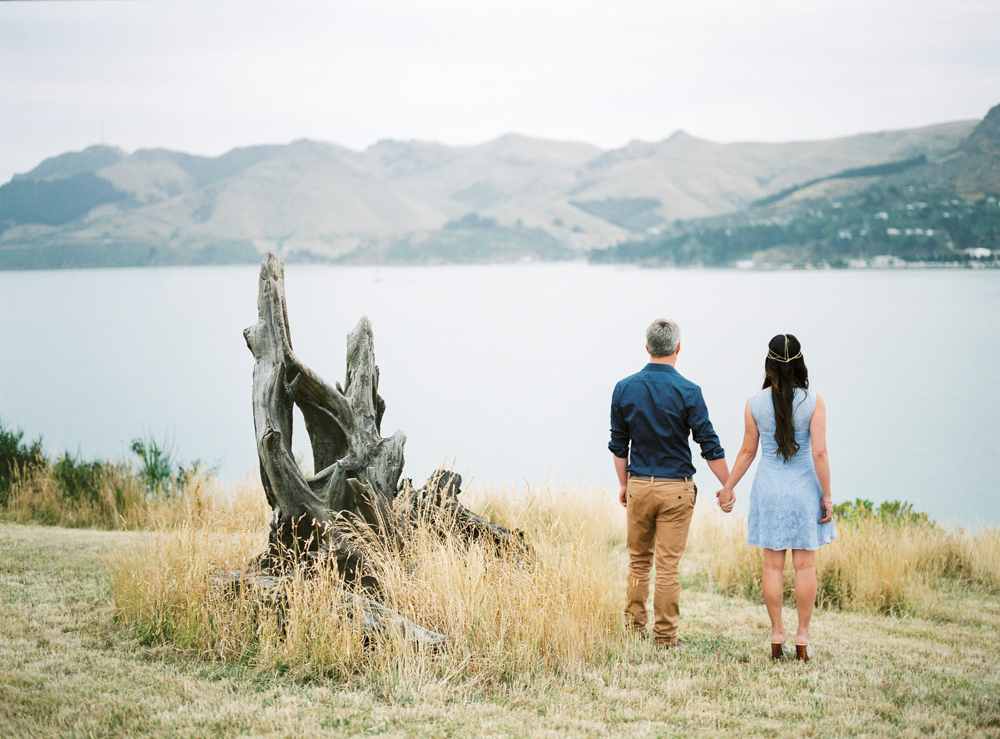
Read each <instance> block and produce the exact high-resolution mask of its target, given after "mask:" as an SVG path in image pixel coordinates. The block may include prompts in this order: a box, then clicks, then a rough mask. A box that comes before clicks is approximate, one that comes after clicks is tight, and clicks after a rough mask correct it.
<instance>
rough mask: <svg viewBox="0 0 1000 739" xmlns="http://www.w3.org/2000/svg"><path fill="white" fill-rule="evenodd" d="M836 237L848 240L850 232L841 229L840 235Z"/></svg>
mask: <svg viewBox="0 0 1000 739" xmlns="http://www.w3.org/2000/svg"><path fill="white" fill-rule="evenodd" d="M837 236H838V237H839V238H841V239H849V238H851V232H850V231H848V230H847V229H846V228H842V229H840V233H838V234H837Z"/></svg>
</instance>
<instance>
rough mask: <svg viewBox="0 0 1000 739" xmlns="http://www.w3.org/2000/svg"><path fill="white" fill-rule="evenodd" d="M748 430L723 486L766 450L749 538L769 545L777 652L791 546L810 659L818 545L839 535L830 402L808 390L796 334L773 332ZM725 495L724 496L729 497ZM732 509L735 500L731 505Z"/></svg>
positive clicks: (769, 599)
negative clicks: (828, 411)
mask: <svg viewBox="0 0 1000 739" xmlns="http://www.w3.org/2000/svg"><path fill="white" fill-rule="evenodd" d="M744 421H745V424H746V432H745V434H744V437H743V446H742V447H741V448H740V452H739V454H738V455H737V457H736V461H735V462H734V464H733V471H732V472H731V473H730V475H729V480H728V481H727V482H726V485H725V487H724V488H723V489H724V490H726V491H727V492H729V493H732V492H733V489H734V488H735V487H736V484H737V483H738V482H739V481H740V478H742V477H743V475H745V474H746V471H747V470H748V469H749V467H750V463H751V462H753V460H754V457H755V456H757V443H758V441H760V442H761V446H762V448H763V455H762V457H761V460H760V464H759V465H758V467H757V474H756V476H755V477H754V481H753V488H752V489H751V491H750V515H749V518H748V522H747V523H748V535H747V544H749V545H751V546H758V547H760V548H761V549H763V550H764V574H763V577H762V587H763V590H764V603H765V605H766V606H767V615H768V616H769V617H770V618H771V657H772V658H775V659H777V658H779V657H781V656H782V655H783V654H784V653H785V650H786V649H787V646H786V642H787V637H786V636H785V627H784V625H783V624H782V622H781V603H782V599H783V591H784V584H783V579H784V575H783V573H784V569H785V550H787V549H791V550H792V564H793V566H794V567H795V607H796V609H797V610H798V615H799V628H798V630H797V631H796V632H795V656H796V658H797V659H800V660H806V661H808V659H809V651H808V644H809V620H810V618H812V612H813V605H814V604H815V602H816V569H815V566H814V564H815V556H816V550H817V549H819V548H820V546H822V545H823V544H829V543H830V541H831V540H832V539H833V538H834V537H835V536H836V532H835V531H834V528H833V501H832V500H831V497H830V460H829V458H828V457H827V453H826V406H825V405H824V403H823V398H821V397H820V396H819V395H817V394H816V393H815V392H814V391H812V390H809V371H808V370H807V369H806V363H805V361H804V360H803V359H802V348H801V347H800V346H799V341H798V339H796V338H795V337H794V336H792V335H791V334H780V335H778V336H775V337H774V338H773V339H771V343H770V344H769V345H768V349H767V359H766V360H765V361H764V388H763V389H762V390H761V391H760V392H759V393H756V394H754V395H753V396H751V397H750V400H749V401H747V405H746V409H745V411H744ZM729 497H730V496H724V497H722V499H729ZM725 507H726V508H729V509H731V508H732V503H731V502H730V503H729V504H727V506H725Z"/></svg>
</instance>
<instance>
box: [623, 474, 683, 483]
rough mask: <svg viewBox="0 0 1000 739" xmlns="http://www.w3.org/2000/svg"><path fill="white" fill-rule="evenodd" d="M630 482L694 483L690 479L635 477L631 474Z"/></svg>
mask: <svg viewBox="0 0 1000 739" xmlns="http://www.w3.org/2000/svg"><path fill="white" fill-rule="evenodd" d="M628 479H629V480H642V481H643V482H692V479H691V478H690V477H651V476H649V475H633V474H631V473H629V476H628Z"/></svg>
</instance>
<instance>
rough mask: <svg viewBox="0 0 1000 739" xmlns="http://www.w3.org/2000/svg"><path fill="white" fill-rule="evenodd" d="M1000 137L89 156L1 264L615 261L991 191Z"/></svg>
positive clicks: (40, 178)
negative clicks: (715, 228)
mask: <svg viewBox="0 0 1000 739" xmlns="http://www.w3.org/2000/svg"><path fill="white" fill-rule="evenodd" d="M994 129H996V131H994ZM998 134H1000V106H998V108H994V109H993V110H992V111H990V113H989V115H988V116H987V117H986V119H984V120H983V121H982V122H980V121H975V120H969V121H956V122H951V123H942V124H938V125H934V126H927V127H922V128H915V129H908V130H901V131H885V132H879V133H869V134H860V135H856V136H850V137H845V138H838V139H830V140H826V141H807V142H793V143H778V144H772V143H728V144H720V143H714V142H710V141H705V140H702V139H698V138H696V137H694V136H691V135H689V134H686V133H684V132H682V131H679V132H677V133H675V134H673V135H672V136H670V137H669V138H667V139H664V140H662V141H659V142H641V141H634V142H632V143H631V144H628V145H627V146H625V147H623V148H620V149H614V150H611V151H602V150H601V149H599V148H597V147H595V146H592V145H590V144H585V143H572V142H560V141H547V140H542V139H535V138H530V137H527V136H522V135H518V134H508V135H506V136H502V137H500V138H498V139H496V140H494V141H490V142H488V143H485V144H480V145H477V146H465V147H456V146H445V145H442V144H437V143H429V142H420V141H392V140H386V141H381V142H379V143H377V144H375V145H373V146H371V147H369V148H368V149H366V150H365V151H362V152H358V151H353V150H351V149H347V148H344V147H341V146H337V145H335V144H330V143H323V142H316V141H309V140H301V141H296V142H293V143H291V144H287V145H267V146H254V147H248V148H240V149H234V150H232V151H230V152H228V153H226V154H223V155H222V156H219V157H214V158H212V157H201V156H194V155H191V154H185V153H181V152H175V151H169V150H166V149H140V150H138V151H135V152H133V153H131V154H130V153H127V152H125V151H122V150H121V149H118V148H115V147H109V146H91V147H89V148H87V149H84V150H83V151H79V152H68V153H64V154H60V155H58V156H55V157H52V158H50V159H46V160H45V161H43V162H41V163H40V164H39V165H38V166H37V167H35V168H34V169H33V170H31V171H30V172H27V173H24V174H18V175H15V176H14V177H13V179H11V181H10V182H7V183H6V184H4V185H2V186H0V268H8V269H9V268H31V267H75V266H113V265H145V264H178V263H224V262H252V261H258V260H259V255H260V254H261V253H263V252H266V251H274V252H277V253H279V254H282V255H283V256H285V257H286V258H289V259H302V260H324V261H336V262H368V263H407V262H425V263H426V262H469V261H478V262H490V261H511V260H516V259H522V258H525V257H532V258H537V259H562V258H572V257H574V256H576V255H583V254H599V253H607V254H613V253H617V252H615V248H618V249H619V251H620V247H621V245H623V244H629V243H635V242H637V241H638V242H645V241H648V240H650V239H654V240H655V238H657V237H658V235H659V234H667V233H669V234H673V236H677V235H678V234H681V233H682V232H684V227H683V225H682V224H685V223H688V224H690V223H700V222H711V220H712V219H717V218H720V217H728V216H732V215H733V214H741V213H744V214H745V213H754V212H758V211H759V212H764V211H765V210H767V209H770V210H769V211H768V212H772V211H774V212H776V211H775V208H779V209H780V208H781V207H786V208H787V207H789V204H790V203H792V204H794V203H797V202H805V201H806V200H808V199H810V198H817V197H828V196H838V197H839V196H840V195H836V194H837V193H841V195H843V194H844V193H849V192H857V191H859V188H864V187H871V186H872V185H873V183H877V182H881V181H883V180H885V181H888V180H890V179H891V178H894V177H895V178H897V179H898V178H900V177H906V178H909V179H914V178H916V179H917V180H920V181H929V180H928V179H927V178H934V177H937V178H938V179H942V178H944V179H947V180H948V182H950V183H952V185H955V183H959V181H964V182H966V184H967V185H969V187H971V191H974V192H978V193H980V194H981V193H984V192H993V191H994V190H998V189H1000V183H997V182H996V181H995V180H994V174H993V172H994V170H993V164H992V162H994V160H995V159H997V157H1000V135H998ZM970 162H972V164H970ZM977 166H978V168H979V170H980V172H979V174H978V175H976V174H975V173H974V172H973V170H975V169H976V167H977ZM976 177H979V180H976ZM920 178H923V179H922V180H921V179H920ZM962 178H965V179H964V180H963V179H962ZM977 183H978V184H977ZM955 186H957V185H955ZM967 189H969V188H967ZM831 193H832V194H833V195H831ZM609 249H610V251H609Z"/></svg>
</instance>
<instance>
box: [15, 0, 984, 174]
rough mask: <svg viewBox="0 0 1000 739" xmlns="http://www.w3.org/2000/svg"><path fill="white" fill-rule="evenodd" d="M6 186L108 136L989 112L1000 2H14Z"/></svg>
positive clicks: (721, 136) (426, 135) (455, 140)
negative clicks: (44, 163) (15, 177)
mask: <svg viewBox="0 0 1000 739" xmlns="http://www.w3.org/2000/svg"><path fill="white" fill-rule="evenodd" d="M0 75H2V77H0V182H3V181H6V180H8V179H9V178H10V176H11V174H12V173H14V172H23V171H26V170H28V169H30V168H32V167H33V166H35V165H36V164H37V163H38V162H39V161H40V160H41V159H43V158H45V157H46V156H51V155H54V154H58V153H61V152H63V151H67V150H74V149H81V148H83V147H85V146H88V145H90V144H93V143H97V142H98V141H99V140H100V137H101V129H102V124H103V136H104V141H105V142H106V143H109V144H115V145H118V146H121V147H123V148H124V149H126V150H128V151H132V150H134V149H137V148H143V147H167V148H171V149H179V150H182V151H187V152H191V153H198V154H207V155H218V154H221V153H223V152H225V151H227V150H229V149H231V148H233V147H235V146H244V145H248V144H258V143H284V142H288V141H292V140H295V139H298V138H302V137H306V138H311V139H318V140H324V141H332V142H336V143H340V144H343V145H346V146H349V147H351V148H355V149H363V148H365V147H366V146H368V145H370V144H372V143H374V142H376V141H378V140H380V139H383V138H396V139H424V140H434V141H441V142H444V143H448V144H472V143H479V142H482V141H486V140H489V139H492V138H495V137H496V136H499V135H502V134H503V133H506V132H508V131H517V132H520V133H524V134H528V135H531V136H538V137H544V138H553V139H571V140H578V141H587V142H591V143H595V144H598V145H599V146H602V147H605V148H612V147H618V146H622V145H624V144H626V143H627V142H629V141H630V140H632V139H645V140H659V139H662V138H665V137H666V136H668V135H670V134H671V133H672V132H673V131H675V130H677V129H679V128H682V129H684V130H685V131H687V132H689V133H691V134H693V135H696V136H700V137H703V138H708V139H713V140H717V141H733V140H762V141H786V140H791V139H817V138H828V137H834V136H843V135H849V134H853V133H859V132H863V131H876V130H883V129H891V128H908V127H912V126H920V125H924V124H929V123H937V122H942V121H950V120H958V119H964V118H981V117H982V116H983V115H984V114H985V113H986V111H987V110H988V109H989V108H990V107H991V106H992V105H994V104H996V103H998V102H1000V2H998V1H997V0H982V1H970V0H948V1H942V2H921V0H906V1H905V2H897V1H896V0H892V1H889V2H881V1H880V0H863V1H860V2H859V1H856V0H832V1H827V0H821V1H815V2H811V1H810V0H752V1H746V2H735V1H732V0H731V1H730V2H712V1H710V0H684V1H683V2H673V1H672V0H656V1H655V2H626V1H625V0H616V1H614V2H599V3H587V2H583V1H582V0H576V1H575V2H549V1H547V0H529V1H526V2H522V1H521V0H498V1H495V0H462V1H461V2H459V1H457V0H455V1H450V0H406V1H405V2H384V1H382V0H360V1H358V2H335V1H332V0H323V1H321V2H307V1H303V0H291V1H290V0H283V1H282V2H277V1H276V0H271V1H270V2H258V1H256V0H238V2H234V1H232V0H196V1H195V2H186V1H184V0H167V1H165V2H163V1H159V2H158V1H154V0H149V1H135V0H119V1H96V2H95V1H91V0H69V1H58V0H57V1H55V2H0Z"/></svg>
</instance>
